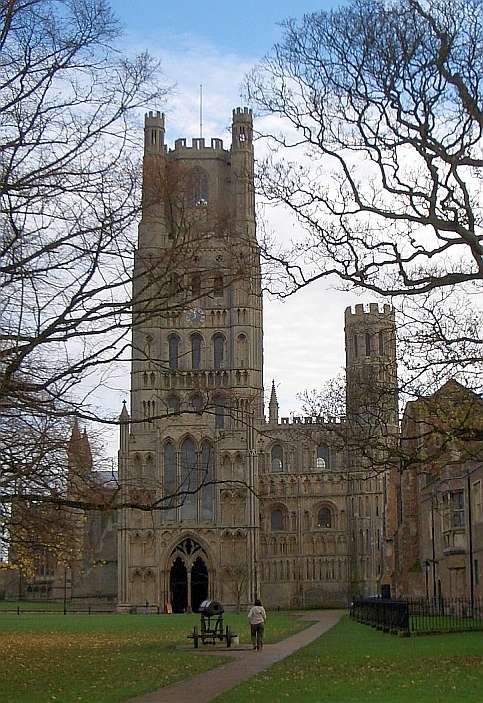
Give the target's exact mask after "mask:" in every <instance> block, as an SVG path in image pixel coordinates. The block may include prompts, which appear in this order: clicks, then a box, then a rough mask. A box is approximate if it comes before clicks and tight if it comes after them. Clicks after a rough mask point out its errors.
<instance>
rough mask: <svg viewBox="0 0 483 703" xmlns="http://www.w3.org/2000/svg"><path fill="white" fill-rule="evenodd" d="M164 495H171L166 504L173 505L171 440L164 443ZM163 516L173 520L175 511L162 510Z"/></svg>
mask: <svg viewBox="0 0 483 703" xmlns="http://www.w3.org/2000/svg"><path fill="white" fill-rule="evenodd" d="M163 454H164V495H165V496H171V498H169V502H168V504H167V505H168V506H169V507H172V506H173V505H175V502H176V501H175V498H174V495H175V493H176V449H175V447H174V445H173V444H172V443H171V442H166V444H165V445H164V452H163ZM163 516H164V517H165V518H166V519H167V520H174V518H175V511H174V510H166V511H163Z"/></svg>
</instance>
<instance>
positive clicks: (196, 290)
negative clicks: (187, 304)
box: [191, 271, 201, 298]
mask: <svg viewBox="0 0 483 703" xmlns="http://www.w3.org/2000/svg"><path fill="white" fill-rule="evenodd" d="M191 295H192V296H193V298H199V297H200V295H201V273H199V272H198V271H196V272H195V273H192V274H191Z"/></svg>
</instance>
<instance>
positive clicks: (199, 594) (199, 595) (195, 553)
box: [169, 537, 210, 613]
mask: <svg viewBox="0 0 483 703" xmlns="http://www.w3.org/2000/svg"><path fill="white" fill-rule="evenodd" d="M209 563H210V562H209V559H208V557H207V555H206V553H205V551H204V549H203V547H201V545H199V544H198V543H197V542H196V541H195V540H194V539H192V538H191V537H186V538H185V539H183V540H182V541H181V542H179V544H178V545H177V546H176V547H175V548H174V549H173V550H172V552H171V555H170V564H171V566H170V570H169V592H170V601H171V607H172V609H173V613H184V612H191V611H193V612H198V610H199V607H200V604H201V602H202V601H204V600H206V599H207V598H208V596H209V580H210V576H209V570H208V564H209Z"/></svg>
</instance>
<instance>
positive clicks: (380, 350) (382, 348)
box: [379, 331, 384, 354]
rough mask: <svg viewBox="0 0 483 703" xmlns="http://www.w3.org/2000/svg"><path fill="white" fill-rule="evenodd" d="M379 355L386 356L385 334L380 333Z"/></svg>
mask: <svg viewBox="0 0 483 703" xmlns="http://www.w3.org/2000/svg"><path fill="white" fill-rule="evenodd" d="M379 354H384V332H382V331H381V332H379Z"/></svg>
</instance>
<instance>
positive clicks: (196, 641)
mask: <svg viewBox="0 0 483 703" xmlns="http://www.w3.org/2000/svg"><path fill="white" fill-rule="evenodd" d="M199 641H200V638H199V635H198V628H197V626H196V625H195V626H194V627H193V647H194V648H195V649H198V647H199Z"/></svg>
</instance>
